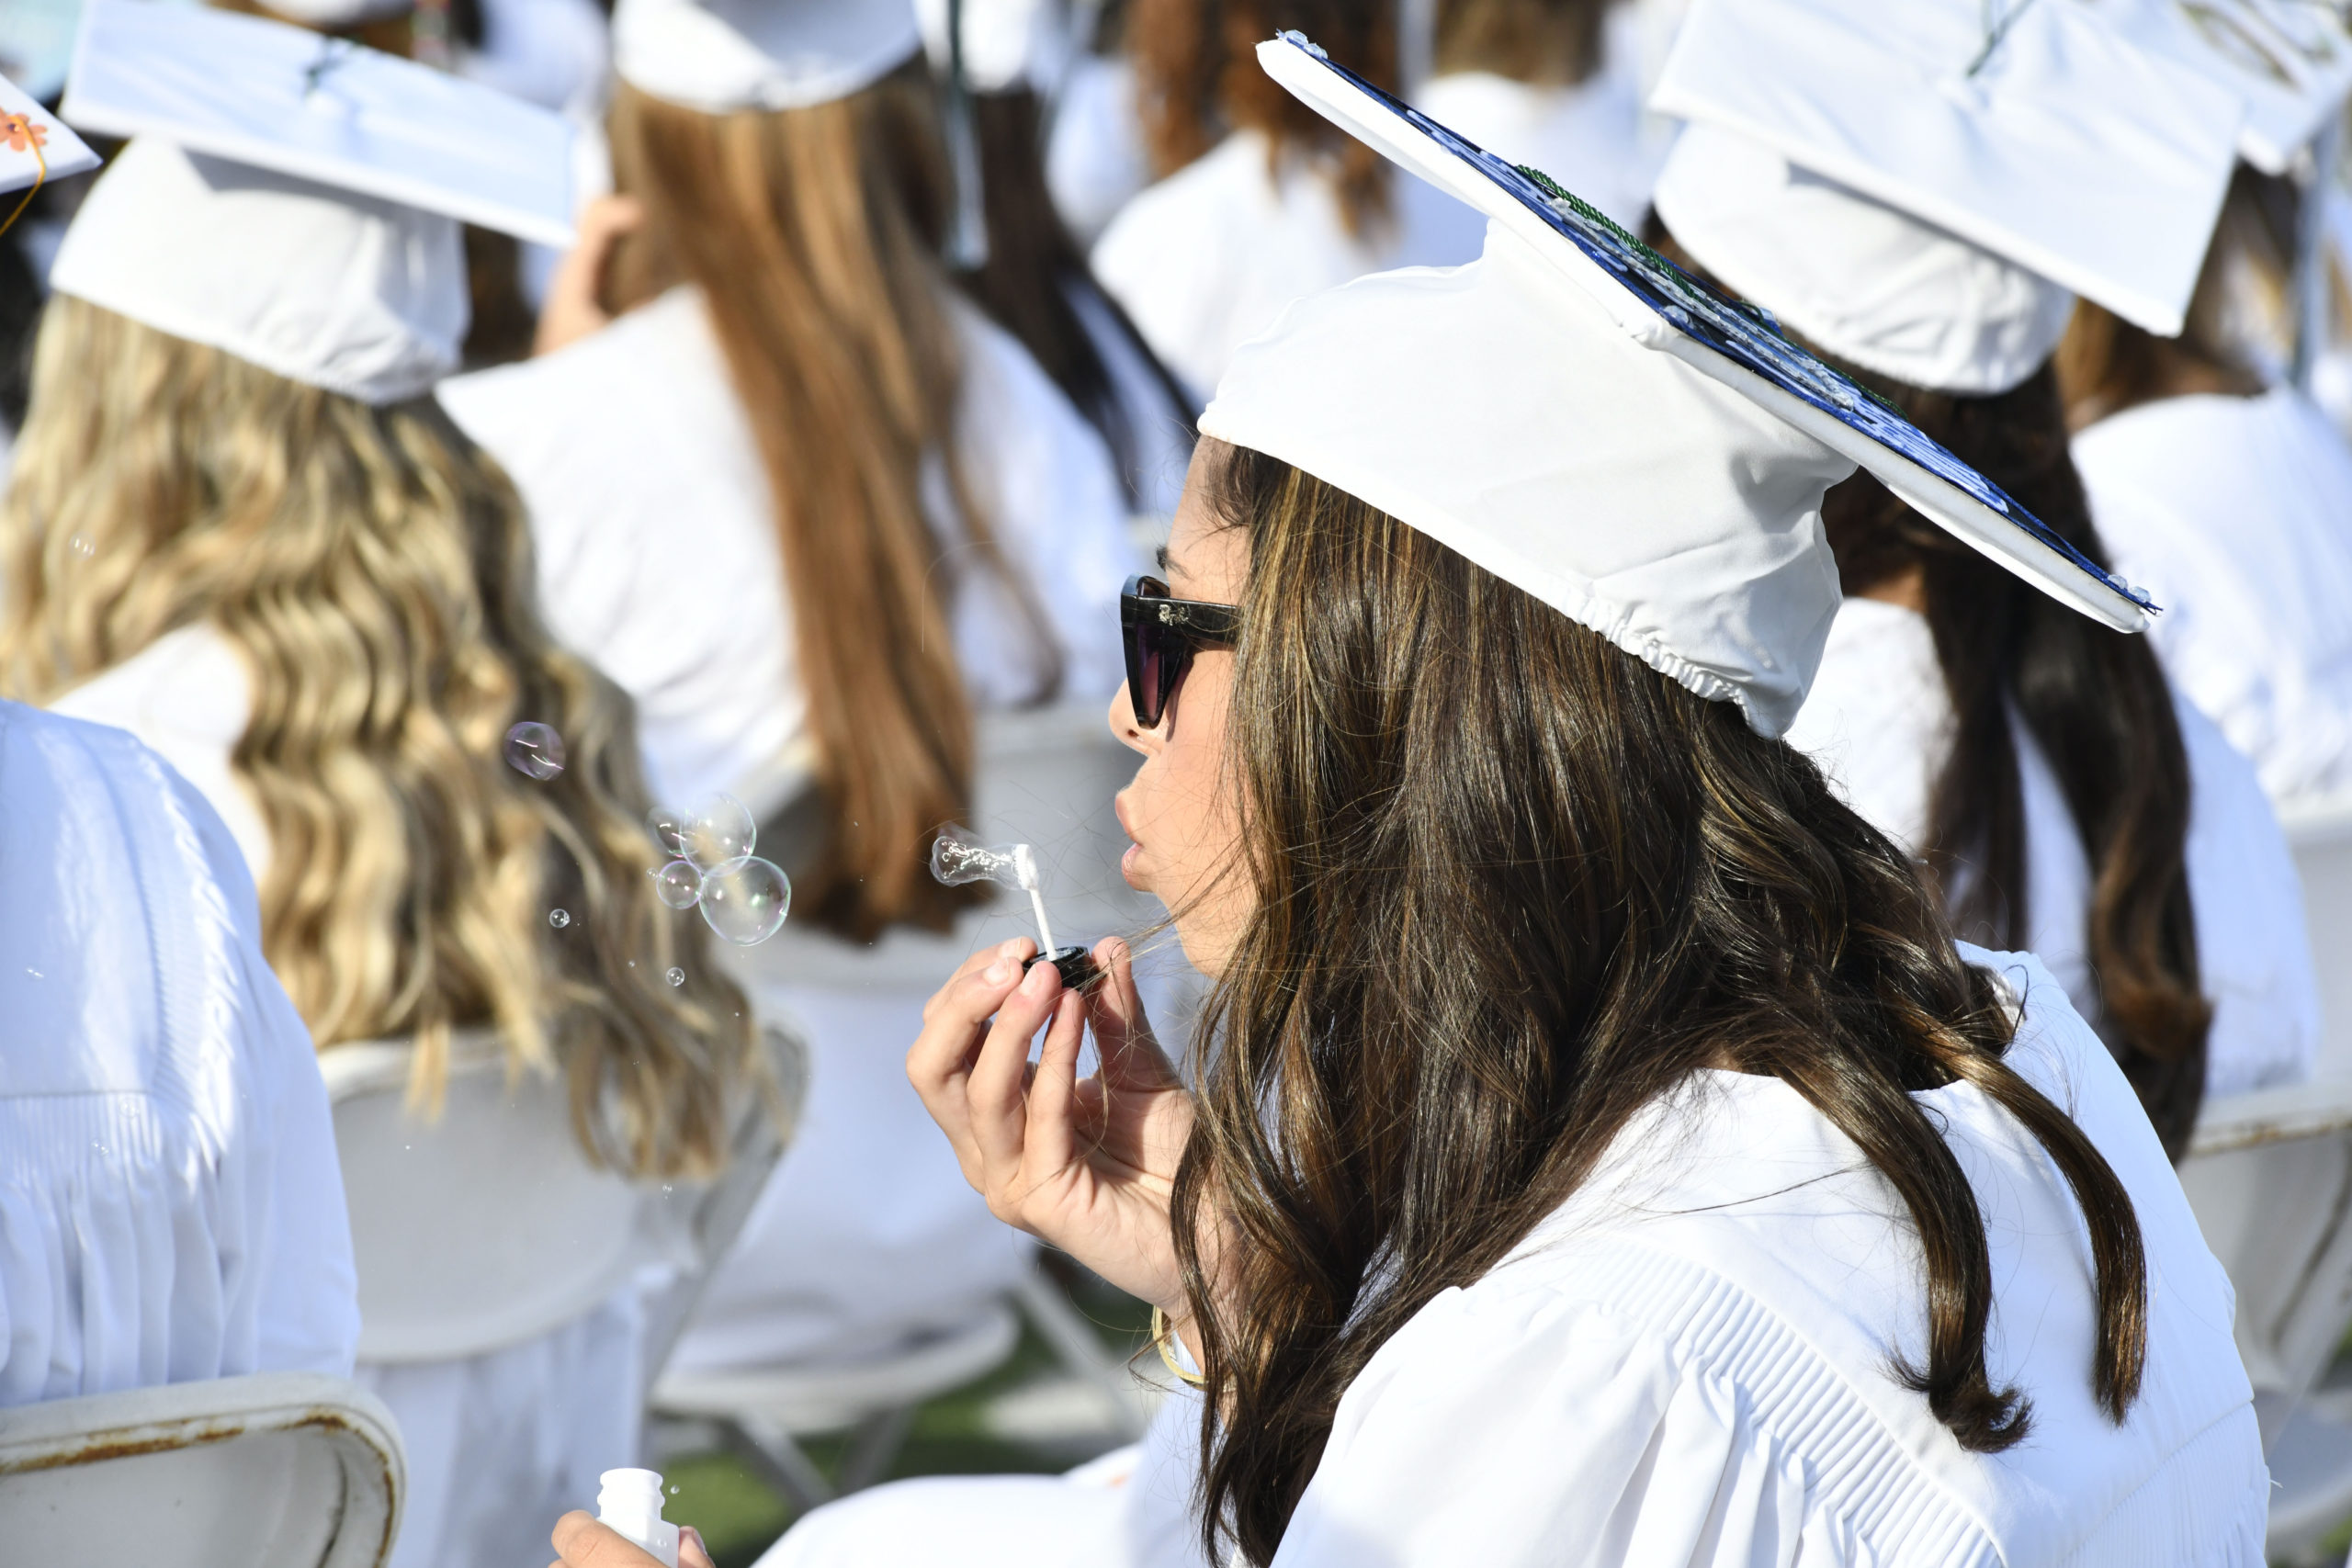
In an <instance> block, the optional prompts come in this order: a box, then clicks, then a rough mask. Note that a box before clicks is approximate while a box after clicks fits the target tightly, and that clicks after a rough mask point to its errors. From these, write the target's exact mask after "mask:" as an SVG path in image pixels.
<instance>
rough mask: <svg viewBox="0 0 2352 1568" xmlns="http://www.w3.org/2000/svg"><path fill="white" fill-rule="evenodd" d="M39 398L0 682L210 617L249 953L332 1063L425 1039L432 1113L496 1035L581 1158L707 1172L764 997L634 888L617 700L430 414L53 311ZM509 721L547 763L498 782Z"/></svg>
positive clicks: (505, 506) (645, 853)
mask: <svg viewBox="0 0 2352 1568" xmlns="http://www.w3.org/2000/svg"><path fill="white" fill-rule="evenodd" d="M32 385H33V391H32V401H31V409H30V412H29V415H28V419H27V421H26V423H25V427H24V431H23V434H22V438H21V441H20V443H19V445H18V447H17V458H16V467H15V472H14V476H13V480H12V483H11V486H10V489H9V491H8V493H7V496H6V501H5V503H0V583H5V590H0V605H4V606H5V621H0V689H5V690H6V694H8V695H10V696H13V697H17V698H19V699H22V700H24V701H27V702H33V703H40V702H46V701H49V700H51V699H53V698H55V697H56V696H57V695H59V694H61V693H62V692H64V691H66V690H67V689H69V688H70V687H72V686H74V685H75V684H76V683H78V682H83V681H85V680H88V679H89V678H91V677H92V676H95V675H96V674H98V673H100V672H101V671H105V670H107V669H109V668H111V667H113V666H115V665H117V664H119V663H121V662H123V661H124V660H127V659H129V658H130V657H131V656H132V655H133V654H136V653H138V652H139V651H140V650H141V649H144V648H146V647H147V646H148V645H149V644H151V643H153V641H155V639H156V638H158V637H162V636H163V635H164V634H165V633H166V632H169V631H172V630H174V629H175V628H178V627H181V626H188V625H191V624H194V623H198V622H209V624H210V625H212V626H215V627H217V628H218V629H219V630H220V633H221V634H222V635H223V636H224V637H226V638H227V639H228V641H229V642H230V643H231V644H232V645H233V646H234V647H235V648H236V649H237V650H238V652H239V653H240V654H241V655H242V656H243V660H244V663H245V665H246V668H247V671H248V673H249V675H250V677H251V680H252V683H253V706H252V712H251V715H250V716H249V717H248V719H247V722H246V726H245V731H244V734H243V737H242V738H241V739H240V740H239V741H238V743H237V746H236V750H235V752H234V758H233V761H234V765H235V768H236V772H237V773H238V775H239V777H240V778H242V779H243V781H244V782H245V784H247V786H248V787H249V788H250V790H251V792H252V795H253V797H254V802H255V803H256V805H257V806H258V807H259V808H260V811H261V816H262V819H263V821H264V822H265V823H266V826H267V828H268V830H269V835H270V842H271V846H272V853H271V856H270V863H269V869H268V873H267V874H266V877H264V878H263V880H262V884H261V888H260V894H261V909H262V931H263V941H264V944H265V947H266V952H267V954H268V957H269V961H270V964H271V965H272V966H273V967H274V968H275V969H276V970H277V975H278V976H279V978H280V980H281V981H283V983H284V984H285V987H286V989H287V992H288V995H289V996H291V998H293V1001H294V1005H295V1006H296V1008H297V1009H299V1010H300V1012H301V1014H302V1017H303V1018H304V1020H305V1021H308V1023H309V1024H310V1026H311V1034H312V1037H313V1039H314V1040H315V1041H316V1043H317V1045H318V1047H319V1048H320V1049H321V1050H322V1051H324V1050H331V1049H333V1048H334V1046H336V1045H338V1044H341V1043H345V1042H349V1041H358V1040H372V1039H380V1038H385V1037H396V1036H407V1037H413V1039H414V1041H415V1043H416V1055H415V1060H414V1066H413V1077H412V1079H411V1092H412V1095H413V1098H415V1099H416V1100H418V1101H420V1102H421V1103H426V1104H437V1102H438V1100H439V1097H440V1094H441V1090H442V1086H443V1085H444V1084H445V1082H446V1081H447V1073H448V1070H449V1058H450V1044H451V1035H452V1032H453V1031H456V1030H458V1029H462V1028H468V1027H473V1026H482V1025H487V1026H491V1027H494V1028H495V1029H496V1031H497V1032H498V1034H499V1036H500V1038H501V1040H502V1041H503V1045H504V1049H505V1051H506V1053H507V1055H508V1060H509V1064H510V1069H511V1070H534V1071H553V1070H560V1071H562V1072H563V1073H564V1074H566V1076H567V1077H568V1078H569V1081H570V1088H571V1106H572V1114H573V1120H574V1123H575V1126H576V1128H577V1130H578V1131H579V1134H580V1135H581V1139H582V1144H583V1145H585V1146H586V1147H587V1149H588V1150H589V1152H590V1154H591V1156H593V1157H595V1158H597V1159H599V1160H602V1161H604V1162H605V1163H608V1164H611V1165H613V1166H615V1167H617V1168H622V1169H624V1170H627V1171H628V1172H630V1173H632V1174H638V1175H654V1174H661V1175H671V1174H675V1175H686V1176H692V1175H698V1174H704V1173H707V1172H708V1171H709V1170H711V1169H714V1168H716V1167H717V1166H718V1164H719V1163H720V1162H721V1160H722V1159H723V1157H724V1151H725V1148H726V1146H727V1142H728V1139H727V1128H728V1121H729V1115H730V1112H731V1107H732V1106H733V1105H734V1104H736V1103H738V1098H737V1094H736V1090H737V1088H738V1086H739V1085H741V1084H746V1083H748V1082H750V1081H751V1076H752V1071H753V1068H752V1063H753V1061H754V1059H755V1058H754V1054H753V1050H752V1040H753V1025H752V1021H751V1020H750V1018H749V1016H748V1015H749V1014H750V1012H751V1009H750V1008H749V1007H748V1006H747V1005H745V1003H744V1000H743V998H742V996H741V992H740V991H738V990H737V989H736V987H734V985H733V984H732V983H731V982H730V981H729V980H728V979H727V978H726V977H725V976H723V975H722V974H721V973H720V972H719V971H718V969H717V967H716V966H715V965H714V964H712V963H710V962H708V961H707V956H706V950H705V942H706V938H705V935H704V933H703V931H702V929H701V922H700V921H699V920H697V919H693V918H692V917H685V918H683V919H682V918H680V917H678V916H676V915H674V914H673V913H672V912H671V911H670V910H668V909H665V908H662V906H661V905H660V904H659V903H658V901H657V900H656V899H655V897H654V896H653V890H652V887H651V886H650V881H649V878H648V876H647V872H648V871H649V870H650V869H651V868H652V867H653V865H654V864H655V849H654V845H653V843H652V841H651V839H650V836H649V834H648V833H647V831H646V830H645V829H644V827H643V826H642V825H641V819H640V814H641V813H642V812H643V810H644V809H645V805H646V792H645V789H644V786H643V784H642V783H641V782H640V780H639V770H638V760H637V738H636V726H635V717H634V715H633V712H632V710H631V708H630V705H629V702H628V697H627V696H626V695H625V694H622V693H621V692H620V690H619V689H618V688H616V686H614V685H613V684H612V682H609V681H607V680H605V678H604V677H603V676H601V675H600V674H598V673H597V672H596V671H594V669H592V668H591V667H590V666H589V665H588V664H586V663H585V662H583V661H582V660H579V659H576V658H573V657H571V655H569V654H566V653H564V652H563V651H561V650H560V649H558V648H557V647H556V646H555V644H554V643H553V642H552V640H551V639H550V638H549V637H548V633H547V631H546V629H545V628H544V627H543V626H541V624H540V621H539V616H538V612H537V604H536V599H535V595H536V592H537V589H536V575H535V570H534V566H533V561H532V553H531V541H530V536H529V532H528V529H527V527H526V524H525V519H524V513H523V509H522V504H521V502H520V501H519V500H518V499H517V498H516V496H515V491H514V489H513V488H512V486H511V485H510V484H509V483H508V481H507V479H506V478H505V476H504V475H503V473H502V472H501V471H500V470H499V468H497V466H496V465H495V464H494V463H493V462H492V460H491V459H490V458H489V457H487V456H486V455H485V454H483V453H482V452H481V450H480V449H479V448H477V447H476V446H474V445H473V444H472V443H471V442H470V441H469V440H468V439H467V438H466V437H465V435H464V434H462V433H460V432H459V431H458V428H457V427H456V426H455V425H454V424H453V423H450V421H449V420H448V418H447V415H445V414H444V413H443V412H441V410H440V407H439V405H437V404H436V403H435V402H434V401H433V400H432V399H431V398H430V397H424V398H418V399H414V400H409V401H405V402H400V403H394V404H390V405H388V406H385V407H371V406H370V405H368V404H367V403H364V402H360V401H358V400H355V399H352V398H348V397H344V396H340V395H338V394H336V393H334V392H329V391H324V390H322V389H317V388H314V387H309V386H304V385H301V384H300V383H297V382H294V381H289V380H288V379H286V378H283V377H279V376H277V375H273V374H272V373H270V372H268V371H266V370H264V369H261V368H259V367H256V366H254V365H252V364H250V363H247V362H246V361H244V360H242V359H239V358H237V357H235V356H234V355H229V354H226V353H223V352H221V351H220V350H217V349H213V348H208V347H205V346H203V345H201V344H194V343H190V342H187V341H186V340H184V339H181V338H176V337H173V336H171V335H168V334H166V333H161V332H157V331H155V330H154V329H153V328H150V327H147V326H144V325H141V324H140V323H139V322H136V321H130V320H129V319H127V318H125V317H123V316H120V315H118V314H116V313H114V312H112V311H109V310H103V309H101V308H99V307H97V306H95V305H91V304H89V303H87V302H85V301H83V300H79V299H71V298H67V297H64V296H60V297H58V298H56V299H52V300H51V302H50V304H49V306H48V309H47V314H46V316H45V318H44V321H43V322H42V326H41V331H40V339H39V343H38V346H37V348H36V350H35V354H34V361H33V381H32ZM521 719H537V720H539V721H542V722H545V723H547V724H549V725H551V726H553V727H554V728H555V729H556V730H557V731H558V732H559V733H560V735H561V736H562V738H563V743H564V747H565V750H566V752H567V754H568V765H567V766H566V767H565V769H564V771H563V772H562V773H560V775H558V776H557V777H555V778H553V779H551V780H548V781H547V782H544V783H540V782H536V781H533V780H529V779H526V778H525V777H524V776H523V775H522V774H521V773H517V772H515V770H514V769H513V768H511V767H509V766H508V765H507V763H506V762H505V761H504V758H503V750H504V740H505V736H506V733H507V730H508V728H509V727H510V726H511V725H513V724H514V723H515V722H516V721H517V720H521ZM558 908H561V909H563V910H565V911H567V912H568V914H569V916H570V919H569V920H568V921H567V922H566V923H565V924H564V925H563V926H562V927H561V928H560V929H559V928H557V927H556V926H554V925H553V924H552V922H551V915H552V912H553V911H554V910H556V909H558ZM673 966H675V967H678V968H682V969H683V970H684V975H685V981H684V984H683V985H680V986H676V987H673V986H671V985H669V984H667V983H666V980H665V971H667V970H670V969H671V968H673Z"/></svg>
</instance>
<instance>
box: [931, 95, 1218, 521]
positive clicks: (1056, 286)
mask: <svg viewBox="0 0 2352 1568" xmlns="http://www.w3.org/2000/svg"><path fill="white" fill-rule="evenodd" d="M971 106H972V123H973V130H974V132H975V134H976V136H977V138H978V141H979V150H980V159H979V162H980V197H981V203H982V209H983V211H984V213H985V215H986V219H987V223H988V237H989V244H988V259H987V260H985V261H984V262H982V263H981V264H980V265H979V266H978V267H977V268H975V269H973V270H971V271H969V272H966V273H964V274H962V275H961V276H960V277H959V281H960V282H961V283H962V284H963V286H964V288H965V289H966V290H967V292H968V293H969V294H970V295H971V297H972V299H973V300H974V302H976V303H977V304H978V306H979V307H980V308H981V309H982V310H986V311H987V312H988V313H989V316H990V317H991V318H993V319H994V321H996V323H997V325H999V326H1001V327H1002V328H1004V330H1005V331H1007V332H1009V333H1012V335H1013V336H1014V337H1016V338H1019V339H1020V340H1021V345H1022V346H1023V348H1025V349H1027V350H1028V351H1029V354H1030V357H1032V358H1034V359H1035V360H1036V362H1037V365H1038V367H1039V368H1041V369H1043V370H1044V371H1045V372H1046V375H1048V376H1050V377H1052V378H1053V379H1054V384H1055V385H1056V386H1057V387H1059V388H1060V389H1062V395H1063V396H1064V397H1067V398H1068V399H1069V400H1070V403H1071V405H1072V406H1073V407H1075V408H1076V409H1077V410H1078V412H1080V413H1081V414H1083V415H1084V416H1085V417H1086V420H1087V423H1090V424H1091V425H1093V426H1094V428H1095V429H1096V430H1097V431H1098V432H1100V433H1101V434H1102V436H1103V444H1104V445H1105V446H1109V447H1110V448H1111V453H1112V456H1113V457H1115V458H1117V459H1118V464H1119V476H1120V479H1121V481H1122V482H1123V483H1124V484H1125V487H1126V492H1127V503H1128V505H1129V507H1130V508H1139V506H1140V503H1141V502H1142V500H1143V498H1144V493H1145V492H1144V486H1143V480H1144V479H1145V475H1144V473H1143V469H1144V466H1145V464H1146V463H1147V462H1148V460H1149V456H1150V452H1151V448H1150V446H1149V445H1148V442H1147V440H1146V433H1145V432H1144V431H1142V430H1140V429H1138V428H1137V427H1136V419H1135V416H1134V413H1133V412H1132V411H1130V410H1129V409H1128V407H1127V405H1126V403H1125V400H1122V399H1121V398H1120V396H1119V392H1118V386H1117V383H1116V382H1115V381H1114V378H1113V377H1112V373H1111V367H1110V366H1109V365H1108V364H1107V363H1106V362H1105V361H1104V359H1103V350H1102V348H1101V347H1100V346H1099V345H1098V344H1096V343H1095V341H1094V334H1093V333H1091V332H1089V331H1088V330H1087V327H1086V322H1085V321H1083V320H1082V319H1081V318H1080V315H1079V308H1078V305H1077V302H1076V299H1074V296H1076V295H1078V294H1081V293H1082V294H1084V295H1085V296H1086V298H1087V300H1088V302H1089V304H1090V306H1091V308H1092V310H1094V311H1095V312H1096V313H1097V314H1098V315H1099V316H1100V317H1101V319H1103V320H1104V321H1109V322H1110V323H1111V324H1112V326H1113V328H1114V330H1115V331H1116V332H1117V333H1119V335H1120V336H1121V337H1122V338H1124V339H1125V343H1126V347H1127V351H1128V353H1129V354H1130V355H1134V356H1135V358H1136V363H1138V364H1140V365H1142V366H1143V367H1145V368H1146V371H1147V373H1148V375H1149V377H1150V378H1151V379H1152V381H1153V384H1154V386H1155V389H1157V390H1158V392H1159V395H1160V397H1161V399H1162V400H1163V401H1164V405H1165V406H1164V408H1163V409H1162V410H1161V412H1160V417H1162V418H1165V419H1168V420H1170V421H1172V422H1175V423H1178V424H1180V425H1182V427H1183V428H1184V430H1185V431H1186V433H1187V435H1188V436H1189V434H1190V431H1191V426H1192V421H1193V400H1192V397H1191V395H1190V394H1189V393H1187V392H1185V391H1184V389H1182V387H1181V386H1180V385H1178V383H1177V381H1176V378H1174V377H1173V376H1171V375H1170V374H1169V372H1168V367H1166V366H1164V365H1162V364H1160V362H1159V355H1155V354H1153V353H1152V351H1151V348H1150V345H1148V344H1146V343H1145V342H1144V341H1143V334H1142V333H1138V332H1136V327H1135V323H1134V322H1133V321H1129V320H1128V319H1127V312H1126V310H1125V308H1124V307H1122V306H1121V305H1120V304H1119V302H1118V301H1117V300H1116V299H1113V298H1112V297H1111V296H1110V295H1109V294H1108V293H1106V292H1105V291H1104V290H1103V286H1102V285H1101V284H1099V283H1097V282H1095V281H1094V274H1093V272H1092V270H1091V268H1089V267H1088V265H1086V257H1085V255H1084V254H1083V253H1081V252H1080V250H1079V248H1078V242H1077V241H1076V240H1074V239H1072V238H1071V237H1070V232H1069V228H1068V226H1067V225H1065V224H1064V223H1063V222H1062V218H1061V214H1060V212H1058V211H1057V210H1056V209H1055V207H1054V201H1053V196H1052V194H1051V192H1050V191H1048V189H1047V188H1046V169H1045V161H1044V144H1043V135H1044V123H1043V113H1042V106H1041V105H1040V104H1039V103H1038V101H1037V95H1036V94H1035V92H1033V91H1031V90H1030V89H1029V88H1026V87H1021V88H1016V89H1014V90H1013V91H1011V92H1005V93H982V94H976V95H974V96H973V97H972V99H971Z"/></svg>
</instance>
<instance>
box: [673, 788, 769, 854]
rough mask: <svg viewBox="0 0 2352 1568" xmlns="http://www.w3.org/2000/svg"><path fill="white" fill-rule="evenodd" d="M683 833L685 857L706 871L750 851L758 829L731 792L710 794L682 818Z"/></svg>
mask: <svg viewBox="0 0 2352 1568" xmlns="http://www.w3.org/2000/svg"><path fill="white" fill-rule="evenodd" d="M683 836H684V840H685V846H686V851H685V854H686V859H688V860H690V861H692V862H694V863H695V864H696V865H698V866H700V867H702V868H703V870H705V871H708V870H709V869H710V868H711V867H713V866H715V865H724V864H726V863H728V862H729V861H730V860H741V859H742V858H743V857H744V856H745V855H748V854H750V853H751V852H752V845H753V844H755V843H757V842H758V841H759V836H760V829H759V824H758V823H756V822H753V821H752V813H751V810H750V808H749V807H745V806H744V804H743V803H742V802H741V801H740V800H738V799H736V798H735V797H734V796H733V795H712V796H710V797H709V798H708V799H707V800H705V801H704V802H703V803H702V804H701V805H700V806H698V807H695V813H694V815H693V816H691V817H689V818H686V820H685V823H684V829H683Z"/></svg>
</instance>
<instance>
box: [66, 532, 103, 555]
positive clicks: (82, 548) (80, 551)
mask: <svg viewBox="0 0 2352 1568" xmlns="http://www.w3.org/2000/svg"><path fill="white" fill-rule="evenodd" d="M65 546H66V547H67V548H68V549H70V550H72V551H73V552H74V554H75V555H77V556H80V557H81V558H83V559H84V560H88V559H89V558H91V557H92V556H94V555H96V554H97V553H98V547H97V544H96V541H95V540H93V539H92V538H91V537H90V536H89V535H87V534H76V535H74V536H73V537H72V538H70V539H68V540H66V541H65Z"/></svg>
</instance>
